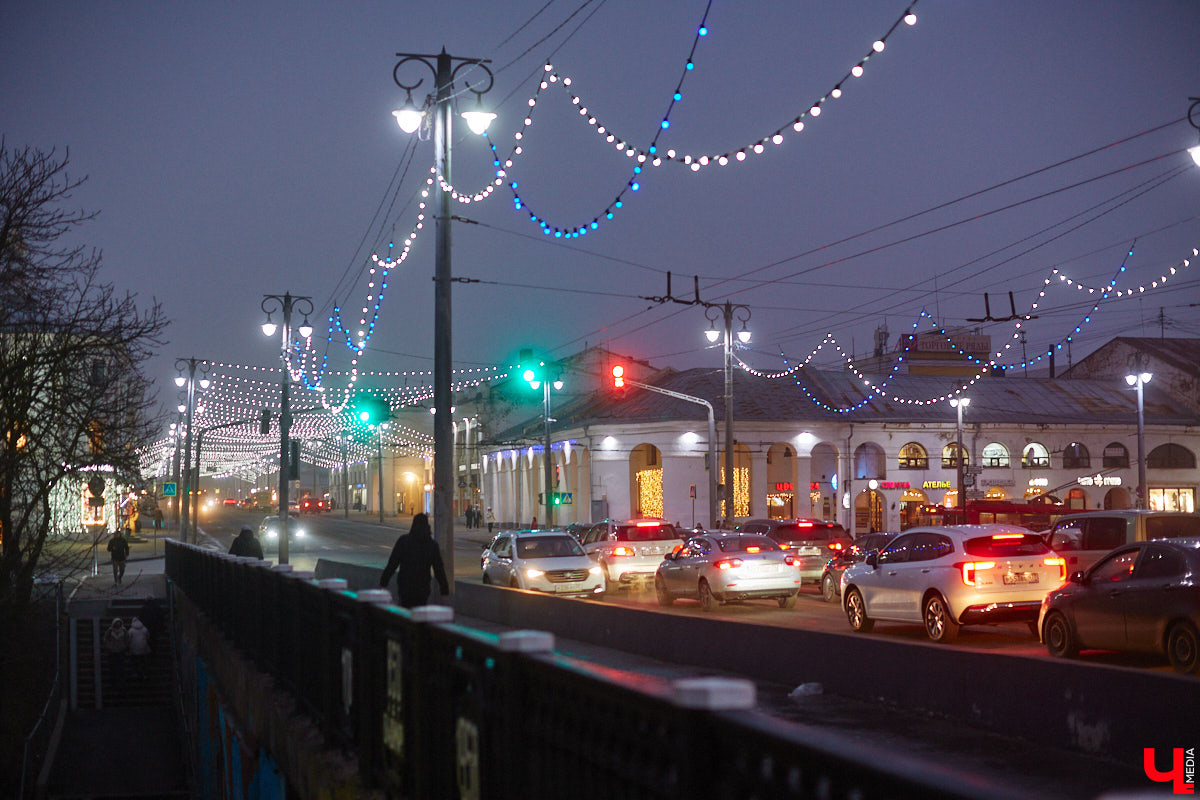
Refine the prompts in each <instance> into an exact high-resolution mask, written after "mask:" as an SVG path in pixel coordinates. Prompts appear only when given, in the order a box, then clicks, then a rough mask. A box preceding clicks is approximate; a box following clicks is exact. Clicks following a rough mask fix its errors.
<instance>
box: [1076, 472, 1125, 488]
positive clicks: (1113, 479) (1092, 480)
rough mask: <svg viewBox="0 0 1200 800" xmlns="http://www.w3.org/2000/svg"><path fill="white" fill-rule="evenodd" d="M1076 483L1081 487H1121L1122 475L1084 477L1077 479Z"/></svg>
mask: <svg viewBox="0 0 1200 800" xmlns="http://www.w3.org/2000/svg"><path fill="white" fill-rule="evenodd" d="M1075 482H1076V483H1078V484H1079V485H1080V486H1120V485H1121V476H1120V475H1084V476H1082V477H1079V478H1076V479H1075Z"/></svg>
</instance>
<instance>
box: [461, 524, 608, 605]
mask: <svg viewBox="0 0 1200 800" xmlns="http://www.w3.org/2000/svg"><path fill="white" fill-rule="evenodd" d="M480 567H481V569H482V571H483V582H484V583H488V584H494V585H497V586H509V587H512V588H514V589H532V590H534V591H538V592H547V593H549V594H555V595H559V596H560V597H593V598H596V599H600V598H601V597H603V596H604V570H602V569H601V568H600V566H599V565H598V564H597V563H596V562H595V561H592V560H591V559H590V558H588V556H587V554H586V553H584V552H583V548H582V547H581V546H580V545H579V542H578V541H576V539H575V537H574V536H572V535H571V534H569V533H567V532H566V531H545V530H542V531H505V532H504V533H501V534H499V535H498V536H496V537H495V538H494V539H492V541H491V543H489V544H488V545H487V546H486V547H485V548H484V551H483V557H482V559H481V562H480Z"/></svg>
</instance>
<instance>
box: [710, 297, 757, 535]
mask: <svg viewBox="0 0 1200 800" xmlns="http://www.w3.org/2000/svg"><path fill="white" fill-rule="evenodd" d="M702 305H703V306H704V316H705V318H706V319H708V321H709V323H710V325H709V328H708V330H707V331H705V332H704V335H705V337H707V338H708V341H710V342H712V343H714V344H715V343H716V341H717V339H718V338H720V335H721V332H720V331H718V330H717V329H716V327H715V323H716V320H717V318H718V317H723V318H724V322H725V481H724V483H725V527H726V528H732V527H733V484H734V480H733V319H734V314H735V313H737V314H739V318H740V319H741V321H742V329H741V330H740V331H738V334H737V336H738V341H740V342H741V343H742V344H745V343H747V342H749V341H750V331H748V330H747V329H746V323H747V322H749V321H750V307H749V306H745V305H740V304H738V305H735V304H731V303H730V302H729V301H728V300H726V301H725V302H724V303H702ZM742 313H744V316H740V315H741V314H742ZM713 468H714V469H715V468H716V465H713Z"/></svg>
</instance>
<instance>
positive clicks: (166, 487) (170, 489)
mask: <svg viewBox="0 0 1200 800" xmlns="http://www.w3.org/2000/svg"><path fill="white" fill-rule="evenodd" d="M162 486H163V497H174V496H175V482H174V481H171V482H169V483H164V484H163V485H162Z"/></svg>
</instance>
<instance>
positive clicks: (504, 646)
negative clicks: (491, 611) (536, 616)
mask: <svg viewBox="0 0 1200 800" xmlns="http://www.w3.org/2000/svg"><path fill="white" fill-rule="evenodd" d="M496 646H497V647H498V648H499V649H500V650H502V651H503V652H505V653H550V652H553V650H554V634H553V633H548V632H546V631H509V632H508V633H502V634H500V636H499V637H498V639H497V642H496Z"/></svg>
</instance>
